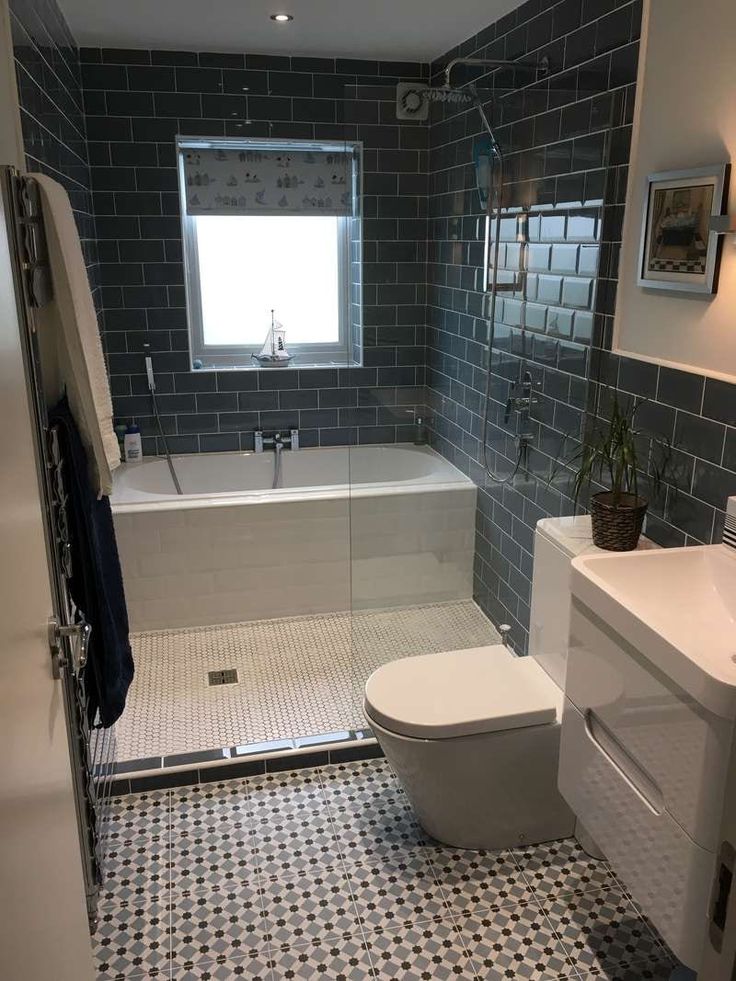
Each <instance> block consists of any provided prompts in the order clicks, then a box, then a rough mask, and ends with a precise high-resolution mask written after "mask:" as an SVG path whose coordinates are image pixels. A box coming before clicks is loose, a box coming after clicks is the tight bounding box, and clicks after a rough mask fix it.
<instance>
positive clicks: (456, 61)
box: [445, 55, 549, 88]
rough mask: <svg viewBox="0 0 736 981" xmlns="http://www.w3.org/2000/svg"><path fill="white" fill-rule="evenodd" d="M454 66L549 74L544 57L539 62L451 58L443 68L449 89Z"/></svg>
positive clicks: (547, 63) (547, 61) (546, 59)
mask: <svg viewBox="0 0 736 981" xmlns="http://www.w3.org/2000/svg"><path fill="white" fill-rule="evenodd" d="M456 65H470V66H472V67H475V68H529V69H531V70H532V71H536V72H538V73H539V74H540V75H546V74H547V73H548V72H549V58H548V57H547V56H546V55H545V57H544V58H540V59H539V61H506V60H504V59H499V58H453V59H452V61H451V62H449V64H448V65H447V67H446V68H445V85H446V86H447V87H448V88H451V87H452V86H451V84H450V78H451V75H452V70H453V68H455V66H456Z"/></svg>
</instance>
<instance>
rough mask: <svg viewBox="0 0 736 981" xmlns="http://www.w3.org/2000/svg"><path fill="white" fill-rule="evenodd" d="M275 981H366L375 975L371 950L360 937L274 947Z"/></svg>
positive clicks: (272, 959)
mask: <svg viewBox="0 0 736 981" xmlns="http://www.w3.org/2000/svg"><path fill="white" fill-rule="evenodd" d="M271 963H272V965H273V979H274V981H282V979H289V981H293V979H297V978H300V979H304V981H314V979H315V978H321V979H324V981H367V979H369V978H372V977H373V976H374V975H373V971H372V968H371V962H370V958H369V956H368V950H367V948H366V946H365V944H364V943H363V941H362V940H361V939H359V938H357V937H348V938H346V939H340V940H326V941H324V942H317V943H314V944H307V945H301V946H298V947H285V948H282V949H280V950H279V949H272V951H271Z"/></svg>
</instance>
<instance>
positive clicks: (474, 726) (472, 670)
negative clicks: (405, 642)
mask: <svg viewBox="0 0 736 981" xmlns="http://www.w3.org/2000/svg"><path fill="white" fill-rule="evenodd" d="M561 699H562V693H561V691H560V689H559V688H558V687H557V685H555V684H554V682H553V681H552V680H551V679H550V678H549V676H548V675H547V674H545V672H544V670H543V669H542V668H541V667H540V666H539V665H538V664H537V662H536V661H535V660H534V658H532V657H514V655H513V654H511V653H510V652H509V651H508V650H507V649H506V648H505V647H503V646H502V645H496V646H493V647H474V648H471V649H470V650H466V651H450V652H448V653H443V654H423V655H420V656H419V657H405V658H402V659H401V660H399V661H392V662H391V663H390V664H384V665H383V667H380V668H378V670H377V671H374V672H373V674H372V675H371V676H370V678H369V679H368V681H367V682H366V686H365V710H366V713H367V715H368V716H369V718H372V719H374V720H375V721H376V722H377V723H378V724H379V725H380V726H383V727H384V728H385V729H388V730H390V731H391V732H396V733H398V734H399V735H403V736H416V737H418V738H420V739H421V738H424V739H441V738H451V737H453V736H469V735H471V734H474V733H485V732H498V731H500V730H502V729H518V728H521V727H522V726H534V725H543V724H545V723H550V722H554V721H555V719H556V718H557V713H558V708H559V706H560V704H561Z"/></svg>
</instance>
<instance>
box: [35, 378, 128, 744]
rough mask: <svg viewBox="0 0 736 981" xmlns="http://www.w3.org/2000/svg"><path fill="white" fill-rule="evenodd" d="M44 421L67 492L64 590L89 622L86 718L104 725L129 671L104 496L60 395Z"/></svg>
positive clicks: (115, 711)
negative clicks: (53, 433) (55, 438)
mask: <svg viewBox="0 0 736 981" xmlns="http://www.w3.org/2000/svg"><path fill="white" fill-rule="evenodd" d="M49 424H50V425H51V426H56V428H57V432H58V435H59V446H60V449H61V454H62V457H63V460H64V468H63V481H64V486H65V489H66V493H67V494H68V497H69V501H68V518H69V540H70V543H71V557H72V578H71V579H70V581H69V591H70V593H71V596H72V599H73V600H74V603H75V605H76V606H77V607H78V609H79V610H80V612H81V613H82V614H83V615H84V617H85V619H86V620H87V623H89V624H90V626H91V627H92V632H91V634H90V639H89V648H88V659H87V667H86V670H85V680H86V689H87V713H88V719H89V722H90V724H94V722H95V717H96V714H97V711H98V710H99V713H100V721H101V723H102V725H103V726H104V727H105V728H107V727H108V726H111V725H112V724H113V722H115V721H116V719H118V718H119V717H120V715H121V714H122V711H123V709H124V708H125V698H126V695H127V693H128V688H129V687H130V683H131V681H132V680H133V671H134V668H133V653H132V651H131V649H130V640H129V637H128V610H127V608H126V605H125V592H124V590H123V574H122V572H121V569H120V559H119V558H118V547H117V543H116V541H115V529H114V527H113V521H112V511H111V509H110V500H109V498H107V497H102V498H101V499H100V500H98V499H97V497H96V496H95V493H94V491H93V489H92V484H91V482H90V478H89V468H88V463H87V454H86V452H85V449H84V446H83V445H82V440H81V438H80V435H79V430H78V429H77V425H76V423H75V422H74V419H73V417H72V414H71V412H70V411H69V403H68V402H67V399H66V397H65V398H63V399H62V400H61V401H60V402H59V404H58V405H57V406H55V407H54V408H53V409H52V410H51V412H50V414H49Z"/></svg>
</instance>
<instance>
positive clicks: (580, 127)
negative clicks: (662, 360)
mask: <svg viewBox="0 0 736 981" xmlns="http://www.w3.org/2000/svg"><path fill="white" fill-rule="evenodd" d="M640 22H641V4H640V2H639V0H607V2H604V3H598V2H587V0H585V2H582V3H581V2H580V0H559V2H552V0H530V2H528V3H525V4H522V5H521V6H520V7H519V8H517V9H516V10H514V11H512V12H511V13H509V14H508V15H507V16H505V17H503V18H501V20H499V21H497V22H496V23H494V24H491V25H490V26H489V27H487V28H486V29H484V30H483V31H481V32H480V33H479V34H477V35H476V36H474V37H472V38H470V39H468V40H467V41H465V42H464V43H463V44H461V45H459V46H458V47H456V48H454V49H453V50H451V51H449V52H447V54H446V55H444V56H443V57H442V58H441V59H439V60H438V61H437V62H436V63H434V64H433V65H432V66H431V75H432V78H433V80H435V81H437V82H440V81H441V80H442V71H443V69H444V67H445V65H446V64H447V63H448V62H449V61H450V59H452V58H455V57H458V56H462V57H471V56H475V57H488V58H509V59H517V58H519V59H521V58H523V59H529V60H534V59H536V58H541V57H543V56H547V57H548V58H549V61H550V66H551V71H550V75H549V77H546V78H544V79H542V80H541V81H537V80H536V79H535V78H534V77H533V75H530V73H529V72H523V71H520V70H515V71H501V72H497V73H496V74H495V76H494V77H493V82H492V84H493V86H494V95H495V98H494V105H493V108H492V109H491V110H490V112H491V117H492V120H493V121H494V123H495V124H497V126H496V130H495V132H496V135H497V138H498V140H499V142H500V144H501V146H502V148H503V149H504V152H505V157H506V175H507V176H506V186H505V194H504V205H505V207H507V208H509V209H511V212H512V213H513V210H514V209H516V210H520V209H521V210H524V209H529V210H531V212H532V214H535V213H538V212H539V213H540V215H541V217H540V221H541V222H545V221H546V223H547V229H546V230H542V229H541V228H539V227H535V226H534V225H533V223H531V222H530V234H529V238H530V243H531V244H530V246H529V266H528V277H527V279H528V282H527V294H526V302H524V316H525V327H526V330H525V331H522V330H521V323H520V318H519V308H520V306H521V301H523V299H524V298H523V297H522V296H520V295H517V294H513V295H512V296H511V297H508V294H504V298H502V299H501V300H500V301H499V312H498V316H497V329H496V342H497V349H496V353H495V355H494V364H493V385H492V388H491V392H492V400H493V401H492V411H491V414H490V427H489V437H490V438H489V444H490V459H491V460H492V462H493V463H494V464H495V466H496V467H497V468H498V469H499V470H500V471H501V472H502V473H505V474H509V473H510V472H511V471H512V470H513V466H514V461H515V459H516V446H515V443H514V439H513V437H514V435H515V426H514V422H513V420H512V421H511V425H510V426H504V424H503V413H504V407H505V402H506V399H507V397H508V395H509V393H510V382H511V380H512V379H515V378H517V377H518V373H519V366H520V363H521V362H522V360H524V361H525V363H526V364H527V366H528V367H529V370H530V372H531V375H532V378H533V383H534V388H533V399H534V404H533V406H532V413H531V414H532V429H533V433H534V449H533V450H532V451H531V452H530V454H529V461H528V468H526V467H525V468H522V470H521V472H520V473H519V474H518V475H517V476H516V477H515V479H514V480H513V482H510V483H508V484H506V485H503V484H499V483H497V482H494V481H492V480H490V479H489V478H488V477H487V475H486V473H485V471H484V469H483V466H482V461H481V438H482V435H481V428H482V427H481V412H482V393H483V383H484V378H483V368H484V365H485V348H484V344H485V339H486V336H487V326H486V316H487V313H488V305H487V298H486V297H485V296H484V289H483V282H484V281H483V261H484V260H483V240H484V225H483V221H482V215H483V212H482V209H481V206H480V203H479V199H478V195H477V192H476V190H475V180H474V173H473V166H472V161H473V152H474V149H475V145H476V140H477V138H478V136H479V135H480V133H481V128H480V124H479V122H478V117H477V113H476V111H475V110H474V109H472V108H471V109H467V108H465V109H460V110H458V108H457V107H453V108H450V109H447V108H446V107H443V108H435V109H434V114H433V117H432V120H431V125H430V153H429V168H430V172H429V180H430V192H429V193H430V200H429V212H428V213H429V236H430V242H429V252H428V275H427V282H428V286H427V323H428V329H427V385H428V390H429V394H428V399H429V402H430V406H431V411H432V413H433V445H434V446H435V448H436V449H438V450H439V452H441V453H442V454H443V455H445V456H446V457H447V458H448V459H450V460H452V461H453V462H454V463H455V464H456V465H457V466H458V467H460V469H462V470H463V471H464V472H466V473H468V474H469V475H470V476H471V477H472V478H473V480H474V481H475V482H476V484H477V485H478V512H477V532H476V561H475V575H474V596H475V599H476V601H477V602H478V603H479V604H480V605H481V607H482V608H483V609H484V610H485V611H486V612H487V613H488V614H489V615H490V616H491V618H492V619H493V620H494V621H495V622H497V623H498V622H503V621H505V622H508V623H509V624H511V626H512V634H511V636H512V640H513V642H514V644H515V646H516V648H517V649H518V650H519V651H522V650H525V649H526V648H527V645H528V631H529V616H530V600H531V576H532V556H533V542H534V528H535V525H536V522H537V521H538V520H539V519H540V518H543V517H548V516H556V515H560V514H572V513H574V503H573V501H572V500H571V498H570V496H569V477H568V475H566V474H565V473H564V472H562V473H560V474H559V477H557V476H555V465H554V460H555V459H558V458H561V459H563V460H564V459H569V458H570V454H571V452H572V451H573V450H574V448H575V446H576V445H579V437H581V435H582V434H583V432H584V425H585V420H586V418H588V417H589V415H588V414H590V413H595V412H597V411H599V408H598V407H599V406H600V405H602V404H603V401H602V395H604V388H605V387H609V388H612V389H615V390H617V391H618V394H619V398H620V399H622V400H625V399H627V398H632V397H633V398H638V399H647V402H646V403H645V404H644V406H643V407H642V409H641V410H640V421H641V423H642V424H646V425H647V426H648V427H649V428H650V429H651V430H652V431H654V432H658V433H661V434H662V435H664V436H666V437H668V438H670V439H671V440H672V441H673V443H674V444H675V446H676V450H675V456H676V461H675V462H676V466H675V467H674V468H673V471H672V476H671V478H670V482H669V484H668V485H666V486H665V488H664V492H663V495H662V496H661V498H659V499H658V500H656V501H655V502H654V503H653V504H652V507H651V509H650V515H649V517H648V521H647V526H646V532H647V534H648V535H649V536H650V537H651V538H653V539H654V540H655V541H657V542H659V543H660V544H662V545H685V544H690V543H697V542H705V543H707V542H711V541H718V540H719V539H720V536H721V533H722V528H723V521H724V508H725V502H726V497H727V496H728V495H729V494H734V493H736V472H735V471H736V452H735V450H736V431H735V430H734V428H733V426H734V424H735V423H736V417H735V416H734V412H735V411H736V410H734V406H735V405H736V393H735V389H734V386H733V385H731V384H728V383H727V382H719V381H717V380H715V379H710V378H703V377H702V376H699V375H696V374H691V373H689V372H682V371H674V370H672V369H669V368H666V367H663V366H662V367H660V366H658V365H654V364H647V363H644V362H641V361H638V360H634V359H629V358H624V357H619V356H616V355H613V354H611V353H610V349H611V345H612V336H613V329H612V328H613V315H614V312H615V299H616V285H617V269H618V256H619V251H620V243H621V229H622V222H623V209H624V203H625V194H626V182H627V177H628V166H627V164H628V156H629V145H630V139H631V125H632V120H633V109H634V99H635V87H636V73H637V65H638V51H639V44H638V41H639V30H640ZM456 71H457V72H458V73H459V74H458V75H457V76H454V77H457V78H458V80H459V81H466V80H468V79H469V78H472V77H473V76H472V75H468V74H465V75H463V74H462V71H463V70H462V69H460V68H458V69H456ZM475 75H476V78H477V85H478V88H479V91H480V92H481V94H483V92H484V87H487V88H490V85H489V81H488V78H487V77H486V78H483V77H478V72H476V73H475ZM513 90H518V91H517V92H516V94H512V92H513ZM489 94H490V93H489ZM484 101H485V100H484ZM598 201H601V202H602V206H601V207H599V214H600V218H601V222H600V226H599V231H598V234H597V239H596V240H590V242H589V244H586V243H585V239H584V238H580V237H576V232H579V231H580V228H581V224H580V223H581V219H582V220H583V222H584V221H586V220H587V221H589V220H591V218H592V216H593V210H592V209H594V208H595V207H596V202H598ZM510 222H512V223H513V224H512V226H511V227H509V228H506V230H505V231H502V236H501V238H502V256H501V258H502V262H501V264H500V268H501V270H502V272H501V273H500V274H499V276H500V278H503V276H504V275H506V277H507V279H508V276H509V273H508V270H510V269H513V268H514V267H515V263H517V264H518V260H517V259H516V257H515V256H514V255H513V248H514V241H515V225H516V220H515V218H511V219H510ZM504 224H505V225H508V224H509V221H508V220H507V221H505V222H504ZM503 250H508V251H507V252H504V251H503ZM596 264H597V265H598V272H597V277H596V274H595V272H596V271H595V266H596ZM593 278H595V279H597V283H596V289H595V299H594V301H593V300H592V295H591V296H590V299H591V303H588V302H587V301H588V298H589V294H588V290H589V289H591V287H590V285H589V281H590V279H593ZM566 301H567V302H566ZM570 308H572V310H573V312H572V313H571V312H570ZM663 356H664V357H666V356H667V352H663ZM607 397H610V393H608V396H607ZM550 474H551V475H552V479H550Z"/></svg>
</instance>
